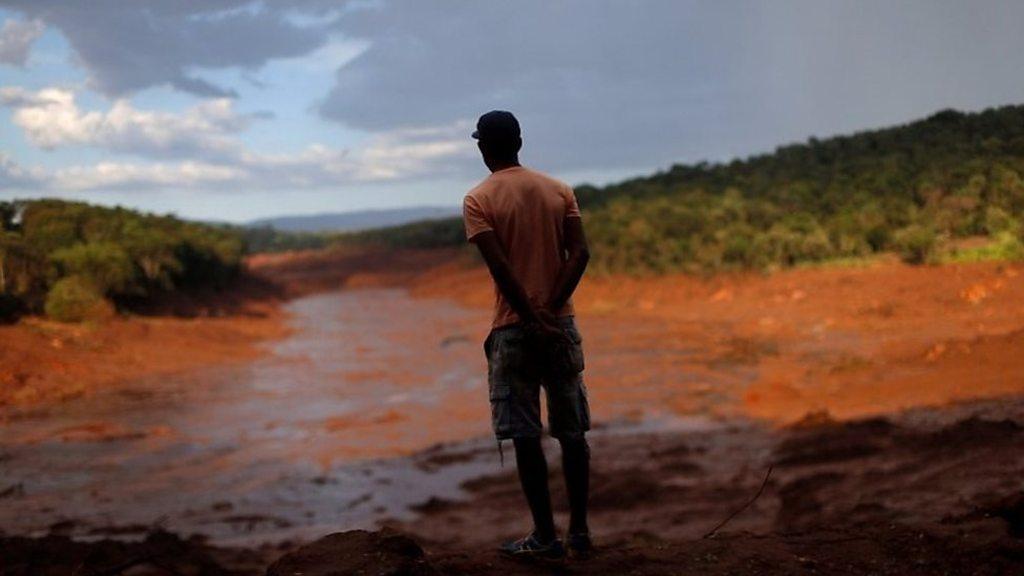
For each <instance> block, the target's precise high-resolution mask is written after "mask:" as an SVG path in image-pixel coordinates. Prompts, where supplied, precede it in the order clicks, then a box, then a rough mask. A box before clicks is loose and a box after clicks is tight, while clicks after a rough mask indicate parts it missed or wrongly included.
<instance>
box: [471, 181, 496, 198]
mask: <svg viewBox="0 0 1024 576" xmlns="http://www.w3.org/2000/svg"><path fill="white" fill-rule="evenodd" d="M493 188H494V181H493V180H492V179H491V178H490V177H487V178H484V179H483V180H481V181H480V182H478V183H477V184H476V186H473V187H472V188H470V189H469V192H466V198H476V199H477V200H479V199H480V198H481V197H482V196H486V195H487V194H488V193H489V192H490V191H491V190H492V189H493Z"/></svg>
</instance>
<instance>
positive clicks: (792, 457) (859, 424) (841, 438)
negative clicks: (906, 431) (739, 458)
mask: <svg viewBox="0 0 1024 576" xmlns="http://www.w3.org/2000/svg"><path fill="white" fill-rule="evenodd" d="M895 431H896V426H895V425H893V423H892V422H890V421H888V420H886V419H884V418H870V419H867V420H859V421H854V422H845V423H837V422H832V421H827V422H825V423H823V424H821V425H817V426H810V425H806V424H804V425H801V426H800V427H798V428H795V429H793V431H792V432H790V435H789V436H788V437H787V438H786V439H785V440H784V441H783V442H782V443H781V444H780V445H779V447H778V449H777V450H776V463H777V464H778V465H780V466H800V465H810V464H823V463H828V462H841V461H845V460H853V459H856V458H863V457H865V456H870V455H872V454H876V453H878V452H880V451H882V450H884V449H885V448H886V447H887V446H888V445H889V444H891V442H892V437H893V434H894V432H895Z"/></svg>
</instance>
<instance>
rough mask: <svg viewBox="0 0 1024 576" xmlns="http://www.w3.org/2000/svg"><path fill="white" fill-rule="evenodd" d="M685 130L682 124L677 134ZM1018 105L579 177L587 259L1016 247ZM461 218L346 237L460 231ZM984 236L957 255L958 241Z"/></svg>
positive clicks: (980, 254) (818, 257)
mask: <svg viewBox="0 0 1024 576" xmlns="http://www.w3.org/2000/svg"><path fill="white" fill-rule="evenodd" d="M680 137H681V138H684V137H685V135H680ZM1022 176H1024V106H1006V107H1002V108H998V109H990V110H986V111H983V112H978V113H961V112H956V111H952V110H947V111H943V112H939V113H937V114H934V115H932V116H930V117H928V118H926V119H924V120H920V121H917V122H912V123H910V124H906V125H902V126H896V127H893V128H887V129H882V130H872V131H866V132H861V133H857V134H853V135H850V136H839V137H833V138H827V139H822V140H817V139H813V138H812V139H811V140H809V141H808V142H806V143H803V144H794V145H788V146H783V147H780V148H778V149H777V150H775V151H774V152H772V153H770V154H763V155H759V156H753V157H751V158H747V159H745V160H736V161H733V162H730V163H726V164H709V163H699V164H692V165H683V164H680V165H675V166H673V167H672V168H670V169H668V170H666V171H664V172H660V173H657V174H655V175H653V176H649V177H643V178H635V179H631V180H627V181H624V182H620V183H617V184H613V185H609V186H604V187H600V188H599V187H593V186H579V187H577V188H576V193H577V196H578V198H579V200H580V204H581V205H582V207H583V209H584V212H585V217H586V221H587V222H586V224H587V233H588V235H589V237H590V241H591V244H592V248H593V253H594V256H595V258H594V261H593V264H594V266H595V267H596V268H598V269H602V270H606V271H625V272H635V271H640V272H660V271H670V270H682V271H694V272H698V271H699V272H706V271H713V270H720V269H734V268H755V269H764V268H771V267H778V266H791V265H794V264H797V263H800V262H813V261H822V260H830V259H839V258H844V259H845V258H858V257H863V256H868V255H871V254H873V253H876V252H883V251H895V252H898V253H900V254H902V256H903V257H904V259H905V260H907V261H909V262H915V263H919V262H925V261H934V260H939V259H949V258H953V259H957V258H959V259H969V258H1007V259H1018V258H1022V257H1024V247H1022V244H1021V234H1022V225H1021V223H1022V222H1024V179H1022ZM460 225H461V224H460V221H459V220H458V219H451V220H448V221H443V222H435V223H420V224H415V225H408V226H400V227H396V228H392V229H387V230H380V231H374V232H372V233H366V234H362V235H349V236H346V237H343V238H345V239H346V240H345V241H359V240H364V241H365V240H367V239H370V240H373V241H382V242H387V243H391V244H397V245H405V246H433V245H443V244H455V243H459V242H461V241H462V236H461V231H460ZM974 236H986V237H989V238H990V239H991V242H990V244H989V245H987V246H983V247H981V248H974V249H972V250H968V251H963V250H961V251H959V252H956V251H954V250H953V248H954V247H955V246H956V245H957V244H958V243H957V242H955V240H956V239H959V238H966V237H974Z"/></svg>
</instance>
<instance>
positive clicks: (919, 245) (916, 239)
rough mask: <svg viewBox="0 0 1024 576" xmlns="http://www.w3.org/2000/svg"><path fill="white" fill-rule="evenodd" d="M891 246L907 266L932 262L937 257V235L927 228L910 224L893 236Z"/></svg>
mask: <svg viewBox="0 0 1024 576" xmlns="http://www.w3.org/2000/svg"><path fill="white" fill-rule="evenodd" d="M893 245H894V247H895V248H896V250H897V252H899V254H900V258H902V259H903V261H904V262H906V263H907V264H924V263H926V262H934V261H935V259H936V257H937V256H938V249H939V235H938V234H937V233H936V232H935V230H934V229H932V228H929V227H927V226H922V225H920V224H911V225H910V226H907V227H906V228H901V229H899V230H897V231H896V233H895V234H893Z"/></svg>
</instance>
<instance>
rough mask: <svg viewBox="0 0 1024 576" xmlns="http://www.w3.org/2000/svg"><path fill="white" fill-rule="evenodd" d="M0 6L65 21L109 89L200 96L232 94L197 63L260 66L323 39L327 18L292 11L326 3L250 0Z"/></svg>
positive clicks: (101, 86)
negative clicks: (161, 88) (298, 17)
mask: <svg viewBox="0 0 1024 576" xmlns="http://www.w3.org/2000/svg"><path fill="white" fill-rule="evenodd" d="M0 5H3V6H4V7H8V8H11V9H14V10H16V11H18V12H20V13H22V14H23V15H25V16H27V17H31V18H38V19H39V20H41V21H43V22H45V23H46V24H49V25H51V26H54V27H56V28H58V29H59V30H60V31H61V32H62V33H63V34H64V36H65V37H66V38H67V40H68V42H69V43H70V44H71V46H72V48H73V49H74V51H75V54H76V58H77V60H78V61H79V62H80V63H81V65H82V66H84V67H85V69H86V70H87V71H88V73H89V80H90V82H91V84H92V85H94V86H95V87H96V88H97V89H98V90H99V91H101V92H103V93H105V94H107V95H109V96H121V95H125V94H128V93H131V92H134V91H137V90H140V89H143V88H147V87H150V86H156V85H164V84H169V85H171V86H173V87H174V88H176V89H178V90H182V91H185V92H190V93H193V94H196V95H198V96H204V97H210V96H218V97H219V96H232V95H234V94H235V92H234V90H233V89H231V88H230V87H223V86H216V85H214V84H211V83H210V82H208V81H205V80H202V79H199V78H197V77H196V76H194V75H193V74H192V73H190V71H191V70H193V69H195V68H211V69H218V68H231V67H239V68H243V69H256V68H259V67H260V66H262V65H263V64H265V63H266V62H267V61H268V60H271V59H274V58H288V57H294V56H300V55H303V54H307V53H309V52H310V51H312V50H314V49H315V48H317V47H319V46H321V45H323V44H324V43H325V42H326V40H327V38H328V34H329V30H328V28H327V27H326V26H325V25H324V24H311V25H299V24H296V23H294V20H295V19H294V18H290V17H288V16H289V15H290V14H292V13H295V12H298V13H306V14H318V13H323V12H324V10H325V9H326V8H325V7H326V6H327V5H328V4H327V3H326V2H301V1H296V2H267V3H254V2H252V1H251V0H204V1H181V0H145V1H131V2H126V1H123V0H90V1H89V2H52V1H45V0H4V1H3V2H0Z"/></svg>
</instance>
